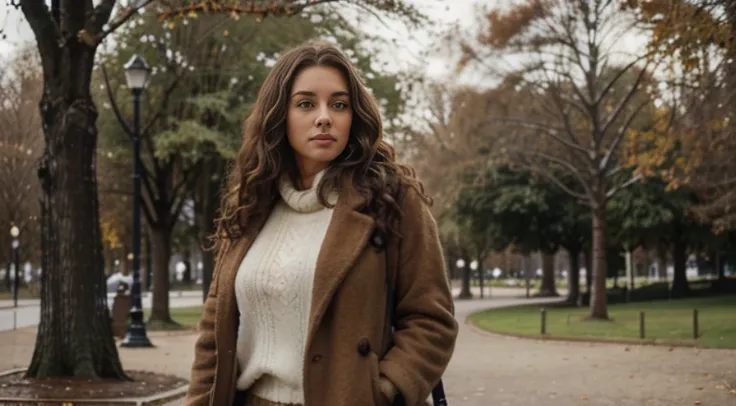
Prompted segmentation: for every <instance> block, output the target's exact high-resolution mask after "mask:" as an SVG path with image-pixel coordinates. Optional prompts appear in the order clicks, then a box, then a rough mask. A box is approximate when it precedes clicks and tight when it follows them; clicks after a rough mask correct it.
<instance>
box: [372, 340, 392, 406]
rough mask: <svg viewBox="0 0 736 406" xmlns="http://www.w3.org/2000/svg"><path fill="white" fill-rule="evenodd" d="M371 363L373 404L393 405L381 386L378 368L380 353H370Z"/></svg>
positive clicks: (376, 405)
mask: <svg viewBox="0 0 736 406" xmlns="http://www.w3.org/2000/svg"><path fill="white" fill-rule="evenodd" d="M370 364H371V388H372V390H373V404H374V405H375V406H391V402H389V400H388V399H387V398H386V396H385V395H384V394H383V392H381V388H380V386H379V378H380V376H381V375H380V372H379V370H378V355H376V353H375V352H371V353H370Z"/></svg>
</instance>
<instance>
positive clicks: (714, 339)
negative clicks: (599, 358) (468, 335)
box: [470, 295, 736, 349]
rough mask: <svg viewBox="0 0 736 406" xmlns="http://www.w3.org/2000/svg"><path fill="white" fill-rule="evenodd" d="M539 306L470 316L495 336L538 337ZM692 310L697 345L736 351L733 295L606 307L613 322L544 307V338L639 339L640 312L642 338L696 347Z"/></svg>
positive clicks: (735, 298) (573, 310) (584, 310)
mask: <svg viewBox="0 0 736 406" xmlns="http://www.w3.org/2000/svg"><path fill="white" fill-rule="evenodd" d="M540 309H541V307H540V305H524V306H517V307H510V308H502V309H491V310H486V311H482V312H479V313H475V314H472V315H471V316H470V320H471V321H472V322H473V323H474V324H475V325H477V326H478V327H480V328H482V329H484V330H488V331H492V332H496V333H509V334H518V335H526V336H530V337H539V336H540V325H541V322H540V319H541V317H540ZM693 309H697V310H698V313H699V331H700V338H699V340H698V342H699V345H700V346H701V347H703V348H733V349H736V295H731V296H716V297H709V298H694V299H680V300H667V301H654V302H639V303H626V304H615V305H609V307H608V312H609V316H610V317H611V319H612V320H611V321H586V320H584V319H585V317H586V316H587V315H588V309H587V308H576V307H554V306H548V307H547V308H546V313H547V329H546V332H547V336H552V337H571V338H591V339H613V340H615V339H626V340H638V339H639V313H640V312H642V311H643V312H644V313H645V338H646V339H648V340H655V341H657V342H663V343H667V342H670V343H673V342H678V343H683V342H686V343H687V342H690V343H693V344H694V343H695V341H694V340H693Z"/></svg>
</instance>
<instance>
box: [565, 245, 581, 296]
mask: <svg viewBox="0 0 736 406" xmlns="http://www.w3.org/2000/svg"><path fill="white" fill-rule="evenodd" d="M567 255H568V257H569V259H570V261H569V263H570V269H569V270H568V271H567V298H566V299H565V301H566V302H567V303H569V304H577V303H578V299H579V298H580V252H573V251H568V253H567Z"/></svg>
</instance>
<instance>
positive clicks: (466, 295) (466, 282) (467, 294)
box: [457, 264, 473, 299]
mask: <svg viewBox="0 0 736 406" xmlns="http://www.w3.org/2000/svg"><path fill="white" fill-rule="evenodd" d="M471 273H472V270H471V269H470V266H468V264H465V266H464V267H463V269H462V277H463V284H462V288H461V289H460V294H459V295H457V298H458V299H472V298H473V292H471V291H470V280H471V279H472V275H471Z"/></svg>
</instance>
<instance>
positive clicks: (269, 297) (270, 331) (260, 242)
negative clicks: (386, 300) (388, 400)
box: [235, 171, 337, 404]
mask: <svg viewBox="0 0 736 406" xmlns="http://www.w3.org/2000/svg"><path fill="white" fill-rule="evenodd" d="M323 175H324V171H323V172H320V173H319V174H318V175H317V176H316V177H315V179H314V182H313V184H312V185H313V187H312V188H311V189H308V190H305V191H297V190H295V189H294V188H293V186H292V185H291V182H289V181H287V180H284V181H282V182H281V187H280V192H281V196H282V199H281V200H280V201H279V202H278V203H277V204H276V207H275V208H274V210H273V212H272V213H271V216H270V217H269V218H268V220H267V221H266V224H265V225H264V227H263V230H262V231H261V232H260V233H259V234H258V237H257V238H256V240H255V241H254V242H253V245H252V246H251V248H250V250H249V251H248V253H247V254H246V256H245V258H244V259H243V262H242V263H241V264H240V268H239V269H238V274H237V276H236V278H235V296H236V299H237V302H238V309H239V310H240V327H239V329H238V340H237V358H238V365H239V367H240V371H242V372H241V374H240V376H239V377H238V380H237V388H238V389H239V390H244V389H248V390H249V391H250V392H251V393H252V394H254V395H256V396H258V397H261V398H263V399H266V400H270V401H272V402H279V403H293V404H304V391H303V386H302V382H303V370H302V368H303V364H304V352H305V346H306V335H307V329H308V327H309V326H308V321H309V312H310V306H311V301H312V286H313V282H314V270H315V267H316V263H317V255H318V254H319V250H320V247H321V245H322V240H323V239H324V236H325V233H326V231H327V226H328V225H329V223H330V219H331V218H332V209H330V208H326V207H324V206H322V205H321V204H320V203H319V200H318V198H317V187H316V186H317V185H319V181H320V180H321V179H322V176H323ZM336 197H337V196H336V194H333V195H331V196H330V203H332V204H334V203H335V202H336Z"/></svg>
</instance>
